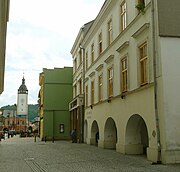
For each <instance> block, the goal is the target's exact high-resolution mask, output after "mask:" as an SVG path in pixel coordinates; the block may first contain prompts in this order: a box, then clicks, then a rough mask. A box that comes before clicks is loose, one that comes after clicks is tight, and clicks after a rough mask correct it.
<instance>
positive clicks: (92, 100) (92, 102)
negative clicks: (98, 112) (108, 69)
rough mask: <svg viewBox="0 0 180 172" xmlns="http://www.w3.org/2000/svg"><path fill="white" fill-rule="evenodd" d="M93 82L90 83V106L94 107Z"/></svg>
mask: <svg viewBox="0 0 180 172" xmlns="http://www.w3.org/2000/svg"><path fill="white" fill-rule="evenodd" d="M94 91H95V90H94V80H92V81H91V105H94V95H95V94H94Z"/></svg>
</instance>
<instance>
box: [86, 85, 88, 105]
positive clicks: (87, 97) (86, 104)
mask: <svg viewBox="0 0 180 172" xmlns="http://www.w3.org/2000/svg"><path fill="white" fill-rule="evenodd" d="M86 106H88V85H86Z"/></svg>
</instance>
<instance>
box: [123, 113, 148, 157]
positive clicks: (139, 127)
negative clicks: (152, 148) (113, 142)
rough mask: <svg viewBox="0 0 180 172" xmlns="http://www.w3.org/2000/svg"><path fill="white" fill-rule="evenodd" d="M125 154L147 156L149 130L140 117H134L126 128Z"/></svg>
mask: <svg viewBox="0 0 180 172" xmlns="http://www.w3.org/2000/svg"><path fill="white" fill-rule="evenodd" d="M125 137H126V140H125V153H126V154H146V150H147V147H148V146H149V138H148V130H147V126H146V123H145V121H144V119H143V118H142V117H141V116H140V115H132V116H131V117H130V119H129V120H128V122H127V126H126V136H125Z"/></svg>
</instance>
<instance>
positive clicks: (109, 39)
mask: <svg viewBox="0 0 180 172" xmlns="http://www.w3.org/2000/svg"><path fill="white" fill-rule="evenodd" d="M111 42H112V19H110V20H109V22H108V46H109V45H110V44H111Z"/></svg>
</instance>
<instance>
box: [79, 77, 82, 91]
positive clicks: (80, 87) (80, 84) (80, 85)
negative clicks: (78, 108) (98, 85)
mask: <svg viewBox="0 0 180 172" xmlns="http://www.w3.org/2000/svg"><path fill="white" fill-rule="evenodd" d="M79 94H82V79H80V80H79Z"/></svg>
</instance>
